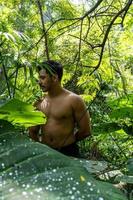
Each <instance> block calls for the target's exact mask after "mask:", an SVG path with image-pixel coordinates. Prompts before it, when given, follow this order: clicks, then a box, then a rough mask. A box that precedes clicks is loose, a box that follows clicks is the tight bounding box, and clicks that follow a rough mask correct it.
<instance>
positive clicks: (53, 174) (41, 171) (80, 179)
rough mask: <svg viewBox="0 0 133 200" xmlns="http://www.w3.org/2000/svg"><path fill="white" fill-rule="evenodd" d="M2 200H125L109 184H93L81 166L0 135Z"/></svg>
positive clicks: (10, 135) (7, 134)
mask: <svg viewBox="0 0 133 200" xmlns="http://www.w3.org/2000/svg"><path fill="white" fill-rule="evenodd" d="M0 146H1V148H0V186H2V187H1V194H2V199H3V200H17V199H22V198H25V199H28V200H34V199H35V200H37V199H42V200H53V199H54V200H56V199H58V200H59V199H61V200H69V199H74V200H84V199H85V200H87V199H88V200H114V199H115V200H126V197H125V196H124V195H123V194H122V193H121V192H120V191H119V190H118V189H116V188H114V187H113V186H112V185H111V184H109V183H105V182H102V181H98V180H95V179H94V178H93V176H92V175H91V174H90V173H89V172H88V171H87V170H86V168H85V167H84V165H83V163H82V162H80V160H79V161H78V160H77V159H73V158H70V157H67V156H65V155H63V154H61V153H59V152H57V151H55V150H53V149H51V148H50V147H48V146H46V145H44V144H40V143H37V142H33V141H31V140H30V139H29V138H27V136H24V135H22V134H20V133H19V132H15V131H11V132H9V131H8V132H3V133H2V134H0Z"/></svg>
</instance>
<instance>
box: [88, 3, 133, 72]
mask: <svg viewBox="0 0 133 200" xmlns="http://www.w3.org/2000/svg"><path fill="white" fill-rule="evenodd" d="M131 4H132V0H129V1H128V3H127V4H126V5H125V7H124V8H123V9H122V10H120V11H119V12H118V13H117V14H116V15H115V16H114V18H113V19H112V21H111V22H110V24H109V26H108V28H107V30H106V33H105V36H104V38H103V42H102V48H101V53H100V59H99V62H98V64H97V66H96V67H95V69H94V70H93V71H92V72H91V73H90V75H92V74H93V73H94V72H95V71H96V70H97V69H98V68H99V67H100V64H101V62H102V57H103V52H104V47H105V44H106V41H107V38H108V35H109V33H110V30H111V28H112V26H113V24H114V22H115V20H116V19H117V17H119V15H121V14H122V13H123V12H124V11H127V10H128V9H129V7H130V5H131Z"/></svg>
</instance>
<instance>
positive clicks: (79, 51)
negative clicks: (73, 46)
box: [77, 20, 83, 62]
mask: <svg viewBox="0 0 133 200" xmlns="http://www.w3.org/2000/svg"><path fill="white" fill-rule="evenodd" d="M82 30H83V20H81V26H80V38H79V50H78V58H77V62H79V61H80V53H81V44H82Z"/></svg>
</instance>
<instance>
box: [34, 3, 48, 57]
mask: <svg viewBox="0 0 133 200" xmlns="http://www.w3.org/2000/svg"><path fill="white" fill-rule="evenodd" d="M37 4H38V9H39V12H40V16H41V22H42V30H43V33H44V38H45V53H46V57H47V60H49V49H48V38H47V36H48V35H47V33H46V29H45V24H44V19H43V11H42V6H41V3H40V1H39V0H37Z"/></svg>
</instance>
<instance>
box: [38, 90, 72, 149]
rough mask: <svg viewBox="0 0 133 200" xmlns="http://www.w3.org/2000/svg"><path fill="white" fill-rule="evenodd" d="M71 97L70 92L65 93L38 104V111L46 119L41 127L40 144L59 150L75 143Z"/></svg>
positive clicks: (47, 98)
mask: <svg viewBox="0 0 133 200" xmlns="http://www.w3.org/2000/svg"><path fill="white" fill-rule="evenodd" d="M71 95H72V93H71V92H68V91H65V92H64V93H63V94H61V95H59V96H58V97H55V98H49V97H48V96H46V97H45V98H44V99H43V100H42V101H40V102H39V103H38V105H37V108H38V110H40V111H42V112H43V113H44V114H45V115H46V117H47V122H46V124H44V125H41V133H42V135H41V142H42V143H45V144H47V145H49V146H51V147H53V148H60V147H63V146H67V145H69V144H72V143H74V142H75V136H74V127H75V122H74V112H73V108H72V101H71Z"/></svg>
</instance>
